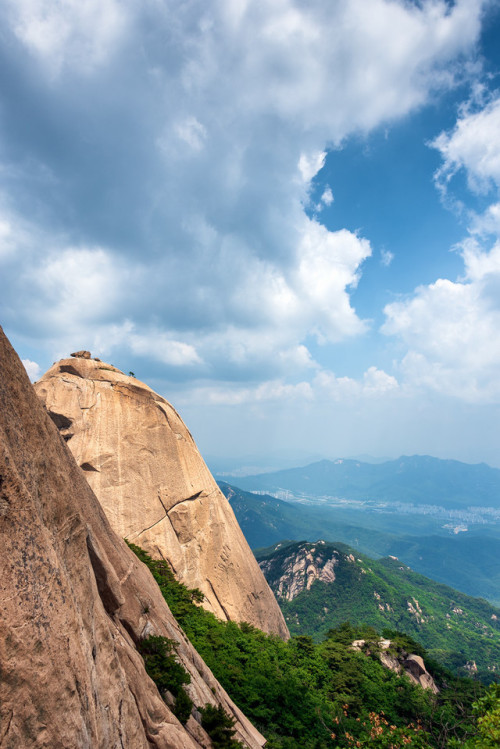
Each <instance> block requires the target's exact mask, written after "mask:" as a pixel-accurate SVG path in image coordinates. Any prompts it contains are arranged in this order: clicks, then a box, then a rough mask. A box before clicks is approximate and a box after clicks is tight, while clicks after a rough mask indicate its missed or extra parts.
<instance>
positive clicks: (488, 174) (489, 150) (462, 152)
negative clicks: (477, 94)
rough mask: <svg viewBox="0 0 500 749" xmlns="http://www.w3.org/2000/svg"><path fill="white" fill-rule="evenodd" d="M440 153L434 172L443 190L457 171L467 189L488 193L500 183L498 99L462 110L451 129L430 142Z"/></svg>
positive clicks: (499, 115)
mask: <svg viewBox="0 0 500 749" xmlns="http://www.w3.org/2000/svg"><path fill="white" fill-rule="evenodd" d="M431 145H432V146H433V147H434V148H437V150H438V151H439V152H440V153H441V156H442V158H443V164H442V166H441V167H440V169H439V170H438V172H437V173H436V181H437V183H438V185H439V186H440V188H441V189H442V190H445V189H446V186H447V185H448V183H449V182H450V180H451V179H452V177H453V176H454V175H455V174H456V173H457V172H458V171H459V170H460V169H464V170H465V172H466V175H467V181H468V185H469V188H470V189H471V190H473V191H474V192H487V191H488V190H489V189H490V188H491V187H492V186H493V185H495V186H497V187H498V186H499V185H500V98H495V99H493V100H492V101H491V102H489V103H488V104H487V106H485V107H484V108H483V109H481V110H480V111H478V112H468V111H467V110H466V111H465V113H464V114H463V115H462V116H461V117H460V118H459V119H458V120H457V123H456V125H455V127H454V128H453V130H452V131H451V132H444V133H441V134H440V135H439V136H438V137H437V138H436V139H435V140H434V141H433V142H432V144H431Z"/></svg>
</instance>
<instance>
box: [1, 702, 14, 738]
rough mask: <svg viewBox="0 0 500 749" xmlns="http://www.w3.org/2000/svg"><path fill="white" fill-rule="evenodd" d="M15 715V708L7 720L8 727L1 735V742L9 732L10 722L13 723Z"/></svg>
mask: <svg viewBox="0 0 500 749" xmlns="http://www.w3.org/2000/svg"><path fill="white" fill-rule="evenodd" d="M13 717H14V710H11V711H10V716H9V720H8V721H7V727H6V729H5V731H3V733H2V735H1V736H0V744H1V743H2V742H3V740H4V738H5V737H6V736H7V734H8V733H9V729H10V724H11V723H12V718H13Z"/></svg>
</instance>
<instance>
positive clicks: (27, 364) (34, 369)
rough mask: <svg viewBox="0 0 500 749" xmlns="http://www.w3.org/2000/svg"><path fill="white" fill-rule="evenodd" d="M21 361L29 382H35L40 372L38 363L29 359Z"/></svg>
mask: <svg viewBox="0 0 500 749" xmlns="http://www.w3.org/2000/svg"><path fill="white" fill-rule="evenodd" d="M21 361H22V363H23V365H24V368H25V370H26V372H27V373H28V377H29V378H30V380H31V382H36V381H37V379H38V378H39V376H40V372H41V369H40V365H39V364H37V363H36V361H31V359H21Z"/></svg>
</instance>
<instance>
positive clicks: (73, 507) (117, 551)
mask: <svg viewBox="0 0 500 749" xmlns="http://www.w3.org/2000/svg"><path fill="white" fill-rule="evenodd" d="M0 569H1V570H2V574H1V575H0V601H1V607H0V663H1V678H0V747H1V749H20V747H23V749H31V748H32V747H33V748H34V747H36V748H37V749H38V748H42V747H43V748H45V749H52V748H53V747H58V748H60V749H75V747H78V748H79V749H200V748H201V747H203V748H205V749H206V748H207V747H210V746H211V743H210V740H209V738H208V736H207V734H206V733H205V731H204V730H203V729H202V727H201V725H200V723H199V722H198V720H197V719H196V718H197V717H198V718H199V713H197V711H196V710H195V711H193V713H192V715H191V716H190V717H189V720H188V721H187V723H186V726H185V727H184V726H183V725H181V723H179V721H178V720H177V718H176V717H175V716H174V715H173V713H172V712H171V710H170V708H169V707H168V706H167V704H166V703H165V702H164V700H163V699H162V697H161V696H160V694H159V692H158V689H157V688H156V686H155V684H154V683H153V681H152V680H151V679H150V678H149V676H148V675H147V674H146V671H145V668H144V662H143V659H142V657H141V655H140V654H139V652H138V650H137V645H138V643H139V641H140V640H142V639H143V638H145V637H148V636H149V635H160V636H163V637H168V638H169V639H171V640H172V641H173V642H174V643H175V647H176V652H177V658H178V661H179V662H180V663H181V664H182V665H183V667H184V668H185V669H186V670H187V671H188V673H189V675H190V678H191V683H190V684H189V685H188V686H187V691H188V692H189V694H190V696H191V698H192V700H193V702H194V704H195V706H196V707H201V706H203V705H205V704H206V703H211V704H213V705H219V704H220V705H222V707H223V708H224V710H225V711H226V712H227V713H228V714H229V715H232V716H233V717H235V719H236V721H237V723H236V726H235V727H236V729H237V738H238V739H239V740H240V741H241V742H243V744H244V745H245V746H246V747H249V749H259V747H261V746H263V744H264V738H263V737H262V736H261V735H260V734H259V732H258V731H257V730H256V729H254V727H253V726H252V725H251V724H250V722H249V721H248V720H247V719H246V718H245V716H244V715H243V714H242V713H241V711H240V710H239V709H238V708H237V707H236V706H235V705H234V703H233V702H232V701H231V700H230V699H229V697H228V695H227V694H226V693H225V691H224V690H223V689H222V688H221V686H220V685H219V683H218V682H217V681H216V679H215V678H214V676H213V675H212V673H211V671H210V670H209V669H208V668H207V666H206V665H205V663H204V662H203V660H202V659H201V658H200V656H199V655H198V653H197V652H196V651H195V650H194V648H193V647H192V646H191V645H190V643H189V642H188V640H187V638H186V637H185V635H184V633H183V632H182V630H181V629H180V628H179V626H178V625H177V623H176V621H175V619H174V618H173V616H172V614H171V612H170V609H169V608H168V606H167V604H166V603H165V600H164V599H163V597H162V595H161V593H160V590H159V588H158V586H157V584H156V583H155V581H154V579H153V578H152V576H151V574H150V573H149V571H148V570H147V568H146V567H145V566H144V565H143V564H142V563H141V562H139V560H138V559H137V558H136V556H135V555H134V554H133V553H132V552H131V551H130V550H129V549H128V548H127V546H126V544H125V543H124V542H123V541H122V539H121V538H119V537H118V536H117V535H116V534H115V533H114V532H113V530H112V529H111V526H110V524H109V522H108V520H107V518H106V516H105V514H104V512H103V510H102V508H101V506H100V504H99V502H98V500H97V498H96V497H95V495H94V493H93V492H92V490H91V488H90V487H89V485H88V483H87V482H86V481H85V477H84V475H83V473H82V471H81V470H80V468H79V467H78V466H77V465H76V463H75V460H74V458H73V456H72V455H71V453H70V451H69V450H68V448H67V446H66V444H65V443H64V441H63V440H62V439H61V437H60V434H58V430H57V428H56V427H55V426H54V424H53V422H52V420H51V419H50V418H49V417H48V416H47V414H46V413H45V411H44V409H43V407H42V405H41V404H40V402H39V400H38V398H37V397H36V395H35V393H34V391H33V388H32V386H31V384H30V382H29V380H28V378H27V376H26V373H25V371H24V368H23V366H22V364H21V362H20V361H19V359H18V357H17V355H16V354H15V352H14V351H13V349H12V348H11V346H10V344H9V343H8V341H7V339H6V338H5V336H4V335H3V331H2V330H1V328H0Z"/></svg>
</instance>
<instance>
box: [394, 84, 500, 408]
mask: <svg viewBox="0 0 500 749" xmlns="http://www.w3.org/2000/svg"><path fill="white" fill-rule="evenodd" d="M472 106H473V104H472V103H471V102H469V103H468V104H467V106H465V107H464V108H463V110H462V113H461V114H460V116H459V118H458V120H457V123H456V125H455V127H454V128H452V129H451V131H450V132H445V133H441V134H440V135H439V136H438V137H437V138H436V139H435V140H434V142H433V143H432V144H431V145H433V146H434V147H435V148H437V149H438V150H439V151H440V153H441V155H442V158H443V165H442V167H441V168H440V169H439V170H438V172H437V173H436V181H437V186H438V188H439V189H440V190H441V191H442V193H443V194H444V195H445V196H446V197H449V196H450V183H451V181H452V179H453V177H454V176H455V174H456V173H457V172H458V171H460V170H463V171H464V173H465V175H466V177H467V182H468V186H469V188H470V189H471V190H472V191H474V192H483V193H484V192H487V191H489V190H492V189H494V190H495V201H494V202H493V203H492V204H491V205H490V206H489V207H488V208H487V209H486V210H485V211H484V213H483V214H481V215H477V214H475V213H474V212H470V213H469V218H470V226H469V237H468V238H467V239H465V240H464V241H463V242H462V243H461V245H460V246H459V247H458V248H457V249H458V251H459V252H460V254H461V256H462V259H463V262H464V274H463V277H462V278H458V279H457V280H455V281H453V280H450V279H446V278H439V279H437V280H436V281H435V282H434V283H432V284H429V285H426V286H420V287H418V288H417V289H416V290H415V292H414V293H413V295H411V296H410V297H408V298H407V299H404V300H401V301H397V302H393V303H392V304H389V305H387V306H386V308H385V310H384V312H385V315H386V322H385V324H384V325H383V328H382V330H383V332H385V333H387V334H389V335H394V336H397V337H398V338H399V339H400V341H401V342H402V343H403V344H404V346H405V347H406V348H407V351H406V353H405V354H404V355H403V357H402V360H401V365H400V366H401V371H402V374H403V376H404V378H405V381H406V383H407V384H408V385H410V386H415V387H418V388H424V389H428V390H434V391H437V392H439V393H442V394H445V395H448V396H453V397H456V398H459V399H462V400H464V401H468V402H470V403H500V380H499V378H498V372H499V370H500V339H499V336H498V330H499V329H500V237H499V234H500V204H499V203H498V202H497V201H498V188H499V187H500V99H499V98H496V99H492V100H491V101H489V102H488V103H486V105H484V106H483V108H482V109H480V110H478V111H477V110H475V111H472ZM462 205H463V203H462ZM491 235H493V237H494V239H493V242H492V243H491ZM488 237H489V238H488ZM495 237H496V238H495ZM487 241H488V242H490V244H489V245H488V244H487V243H486V242H487Z"/></svg>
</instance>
